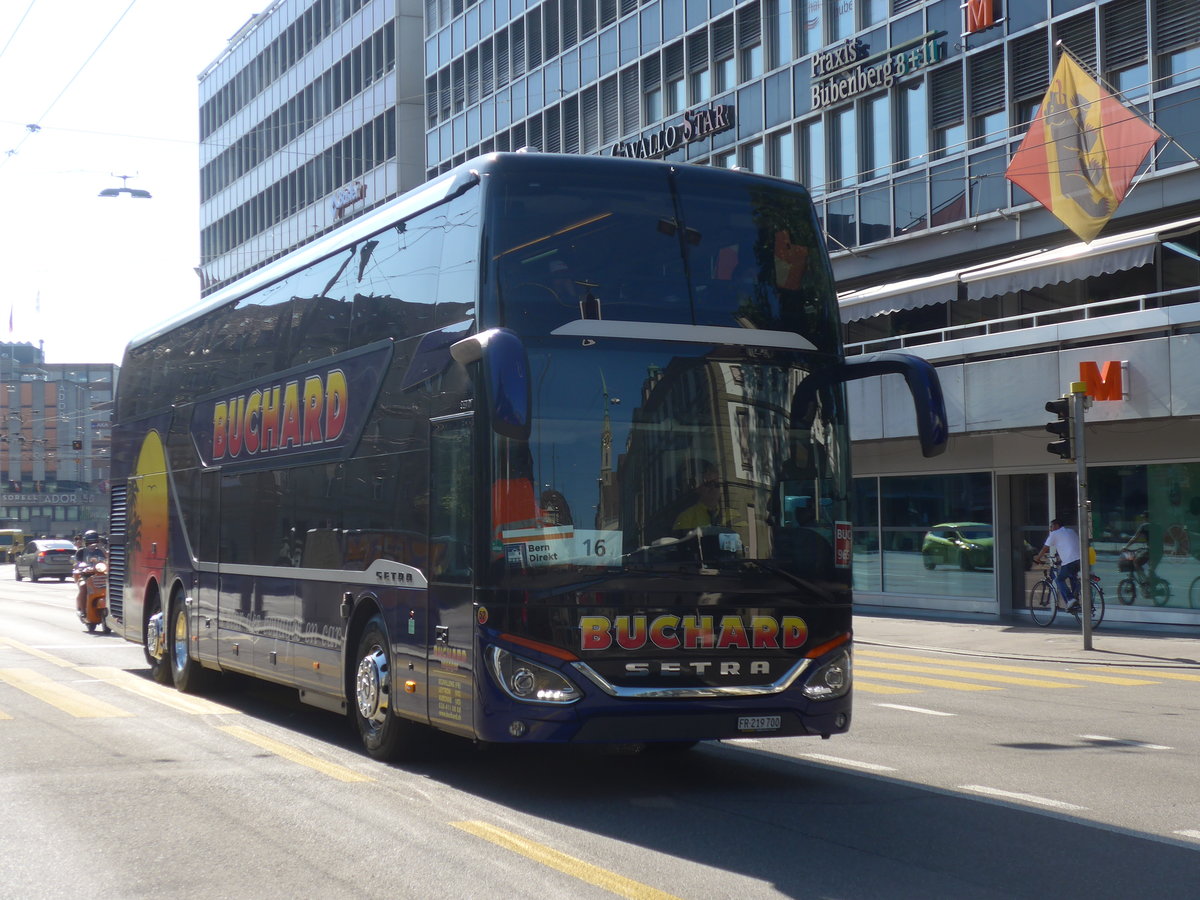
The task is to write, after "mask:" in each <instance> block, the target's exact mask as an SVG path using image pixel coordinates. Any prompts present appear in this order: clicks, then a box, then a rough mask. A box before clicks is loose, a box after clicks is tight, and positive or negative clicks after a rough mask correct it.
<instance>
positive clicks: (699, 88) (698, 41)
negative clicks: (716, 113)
mask: <svg viewBox="0 0 1200 900" xmlns="http://www.w3.org/2000/svg"><path fill="white" fill-rule="evenodd" d="M687 71H688V96H689V99H690V100H691V102H692V103H693V104H699V103H703V102H704V101H705V100H707V99H708V98H709V97H711V96H712V76H711V75H709V69H708V31H707V30H703V29H702V30H700V31H698V32H697V33H696V34H693V35H691V36H690V37H689V38H688V39H687Z"/></svg>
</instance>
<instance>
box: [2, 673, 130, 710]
mask: <svg viewBox="0 0 1200 900" xmlns="http://www.w3.org/2000/svg"><path fill="white" fill-rule="evenodd" d="M0 681H4V682H6V683H8V684H11V685H12V686H13V687H15V688H16V689H17V690H19V691H24V692H25V693H26V694H28V695H29V696H31V697H36V698H37V699H38V700H41V701H43V702H44V703H49V704H50V705H51V706H53V707H55V708H56V709H60V710H62V711H63V712H65V713H66V714H67V715H71V716H74V717H75V718H77V719H116V718H121V717H124V716H132V715H133V713H129V712H125V710H123V709H118V708H117V707H115V706H113V705H111V704H109V703H105V702H104V701H103V700H97V699H95V698H93V697H89V696H88V695H87V694H84V693H82V692H81V691H77V690H75V689H73V688H69V687H67V686H66V685H63V684H59V683H58V682H56V681H53V680H51V679H49V678H47V677H46V676H45V675H39V674H38V673H37V672H35V671H33V670H32V669H0Z"/></svg>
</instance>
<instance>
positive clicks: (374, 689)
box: [354, 646, 391, 725]
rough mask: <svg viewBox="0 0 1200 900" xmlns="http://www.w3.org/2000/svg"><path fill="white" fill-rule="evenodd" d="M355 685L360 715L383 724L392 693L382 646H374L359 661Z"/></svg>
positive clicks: (369, 720) (355, 697) (355, 695)
mask: <svg viewBox="0 0 1200 900" xmlns="http://www.w3.org/2000/svg"><path fill="white" fill-rule="evenodd" d="M354 685H355V687H354V699H355V702H357V703H358V712H359V715H361V716H362V717H363V718H364V719H366V720H367V721H368V722H373V723H375V724H376V725H382V724H383V722H384V720H385V719H386V718H387V712H388V698H389V695H390V694H391V675H390V673H389V670H388V661H387V655H386V654H385V653H384V652H383V648H382V647H378V646H376V647H372V648H371V649H370V650H369V651H368V652H367V655H366V656H364V657H363V658H362V660H361V661H360V662H359V664H358V674H357V675H356V677H355V679H354Z"/></svg>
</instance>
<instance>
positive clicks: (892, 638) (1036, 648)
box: [854, 613, 1200, 669]
mask: <svg viewBox="0 0 1200 900" xmlns="http://www.w3.org/2000/svg"><path fill="white" fill-rule="evenodd" d="M854 642H855V643H856V644H859V645H862V646H872V647H894V648H903V649H905V650H921V651H930V650H936V651H938V652H941V653H956V654H960V655H963V656H983V657H994V658H1002V659H1023V660H1030V661H1036V662H1058V663H1069V664H1073V665H1093V666H1094V665H1105V666H1140V667H1145V668H1151V667H1153V668H1178V669H1200V633H1198V634H1197V635H1196V636H1195V637H1192V636H1191V635H1187V634H1177V633H1167V632H1153V631H1142V630H1138V631H1133V630H1128V629H1127V630H1124V631H1121V630H1116V629H1110V628H1108V627H1107V626H1105V625H1101V627H1100V628H1099V629H1098V630H1097V631H1096V632H1094V633H1093V634H1092V649H1091V650H1084V649H1083V633H1082V632H1081V631H1080V630H1079V628H1078V627H1077V626H1075V625H1074V623H1072V625H1071V627H1067V626H1066V625H1063V624H1062V623H1060V622H1058V621H1056V622H1055V623H1054V625H1053V626H1051V627H1050V628H1039V627H1038V626H1036V625H1033V624H1031V623H1025V622H1020V621H1012V622H974V621H963V620H961V619H948V618H936V617H924V616H922V617H920V618H912V617H909V618H902V617H900V616H890V615H871V614H858V613H856V614H855V616H854Z"/></svg>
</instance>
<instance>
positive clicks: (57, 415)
mask: <svg viewBox="0 0 1200 900" xmlns="http://www.w3.org/2000/svg"><path fill="white" fill-rule="evenodd" d="M118 371H119V370H118V368H117V367H116V366H114V365H101V364H86V363H58V364H52V363H47V362H46V361H45V355H44V354H43V352H42V350H41V349H40V348H38V347H34V346H33V345H32V344H26V343H21V344H12V343H8V344H0V418H2V419H3V423H4V424H3V427H2V428H0V472H2V474H0V491H2V493H3V496H2V497H0V528H19V529H21V530H22V531H23V532H24V533H25V534H26V535H27V536H29V537H39V536H43V535H44V536H49V537H53V536H57V537H73V536H75V535H77V534H79V533H81V532H83V531H86V530H87V529H89V528H94V529H96V530H98V531H106V530H107V522H108V478H109V446H110V434H111V428H112V399H113V388H114V386H115V384H116V378H117V372H118Z"/></svg>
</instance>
